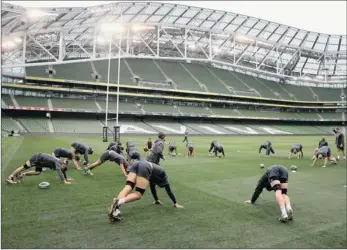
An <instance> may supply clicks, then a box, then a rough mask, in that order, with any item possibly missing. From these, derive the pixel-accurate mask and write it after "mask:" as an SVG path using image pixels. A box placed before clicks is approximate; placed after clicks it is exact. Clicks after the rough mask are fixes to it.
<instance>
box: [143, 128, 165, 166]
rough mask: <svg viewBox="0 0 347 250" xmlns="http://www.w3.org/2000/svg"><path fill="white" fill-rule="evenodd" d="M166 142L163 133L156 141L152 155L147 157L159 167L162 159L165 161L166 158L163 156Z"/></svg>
mask: <svg viewBox="0 0 347 250" xmlns="http://www.w3.org/2000/svg"><path fill="white" fill-rule="evenodd" d="M165 140H166V136H165V134H164V133H163V132H159V134H158V139H156V140H155V142H154V144H153V147H152V150H151V153H150V154H149V156H148V157H147V161H149V162H153V163H155V164H158V165H159V163H160V159H163V160H165V157H164V154H163V152H164V142H165Z"/></svg>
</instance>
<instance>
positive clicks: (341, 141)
mask: <svg viewBox="0 0 347 250" xmlns="http://www.w3.org/2000/svg"><path fill="white" fill-rule="evenodd" d="M334 132H336V140H335V144H336V148H337V160H340V152H341V154H342V155H343V159H344V160H346V156H345V135H344V134H343V133H342V131H341V129H340V128H336V130H335V131H334Z"/></svg>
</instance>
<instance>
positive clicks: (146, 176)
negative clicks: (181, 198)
mask: <svg viewBox="0 0 347 250" xmlns="http://www.w3.org/2000/svg"><path fill="white" fill-rule="evenodd" d="M149 184H150V185H151V191H152V195H153V197H154V199H155V203H157V204H158V203H159V204H160V201H159V198H158V196H157V194H156V191H155V186H156V185H157V186H159V187H165V189H166V191H167V193H168V195H169V196H170V198H171V199H172V201H173V202H174V207H175V208H182V206H181V205H179V204H178V203H177V201H176V198H175V196H174V195H173V193H172V190H171V188H170V183H169V178H168V176H167V174H166V171H165V169H164V168H162V167H161V166H159V165H157V164H154V163H151V162H148V161H137V162H135V163H134V164H133V165H132V166H131V167H129V168H128V178H127V181H126V185H125V187H124V188H123V190H122V191H121V192H120V193H119V194H118V196H117V197H116V198H114V200H113V202H112V205H111V207H110V208H109V210H108V216H109V219H110V221H111V222H114V221H119V220H121V217H120V213H121V212H120V206H121V205H122V204H125V203H130V202H133V201H137V200H140V199H141V198H142V196H143V194H144V193H145V191H146V188H147V187H148V185H149ZM134 188H135V192H133V193H131V191H132V190H133V189H134Z"/></svg>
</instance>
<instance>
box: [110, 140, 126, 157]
mask: <svg viewBox="0 0 347 250" xmlns="http://www.w3.org/2000/svg"><path fill="white" fill-rule="evenodd" d="M106 150H113V151H115V152H116V153H117V154H120V155H122V154H123V150H124V148H123V147H122V143H121V142H111V143H110V144H109V145H108V147H107V149H106Z"/></svg>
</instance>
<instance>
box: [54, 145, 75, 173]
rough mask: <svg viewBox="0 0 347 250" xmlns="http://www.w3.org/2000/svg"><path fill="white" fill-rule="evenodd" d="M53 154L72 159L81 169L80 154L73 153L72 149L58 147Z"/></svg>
mask: <svg viewBox="0 0 347 250" xmlns="http://www.w3.org/2000/svg"><path fill="white" fill-rule="evenodd" d="M52 155H53V156H55V157H57V158H59V159H61V158H65V159H68V160H71V161H72V162H73V164H74V166H75V168H76V169H81V168H80V166H79V165H78V162H79V160H80V156H79V155H78V154H75V153H73V152H72V151H70V150H68V149H65V148H56V149H55V150H54V152H53V153H52Z"/></svg>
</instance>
